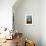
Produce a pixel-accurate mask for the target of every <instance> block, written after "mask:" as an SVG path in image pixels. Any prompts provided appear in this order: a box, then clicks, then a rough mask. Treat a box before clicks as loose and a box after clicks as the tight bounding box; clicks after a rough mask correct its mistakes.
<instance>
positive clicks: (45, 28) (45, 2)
mask: <svg viewBox="0 0 46 46" xmlns="http://www.w3.org/2000/svg"><path fill="white" fill-rule="evenodd" d="M40 23H41V38H42V39H41V40H42V46H46V0H42V1H41V22H40Z"/></svg>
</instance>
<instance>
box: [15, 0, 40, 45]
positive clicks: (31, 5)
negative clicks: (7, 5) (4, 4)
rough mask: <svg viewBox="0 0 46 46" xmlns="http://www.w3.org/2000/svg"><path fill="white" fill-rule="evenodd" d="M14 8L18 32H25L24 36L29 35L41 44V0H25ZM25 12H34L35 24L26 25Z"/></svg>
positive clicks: (37, 43)
mask: <svg viewBox="0 0 46 46" xmlns="http://www.w3.org/2000/svg"><path fill="white" fill-rule="evenodd" d="M14 6H15V5H14ZM14 10H15V11H14V16H15V28H16V29H17V30H18V32H22V33H23V34H24V38H26V37H27V38H28V39H32V40H34V41H35V44H36V46H41V28H40V15H41V1H40V0H23V2H22V3H21V4H20V5H19V6H18V7H17V8H16V9H14ZM25 14H32V16H33V25H25V16H26V15H25Z"/></svg>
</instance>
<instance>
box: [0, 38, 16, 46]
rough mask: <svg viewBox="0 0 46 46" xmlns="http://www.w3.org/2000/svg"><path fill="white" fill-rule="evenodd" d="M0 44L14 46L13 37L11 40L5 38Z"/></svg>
mask: <svg viewBox="0 0 46 46" xmlns="http://www.w3.org/2000/svg"><path fill="white" fill-rule="evenodd" d="M0 46H16V44H15V39H13V40H6V42H4V43H2V44H1V45H0Z"/></svg>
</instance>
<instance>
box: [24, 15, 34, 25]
mask: <svg viewBox="0 0 46 46" xmlns="http://www.w3.org/2000/svg"><path fill="white" fill-rule="evenodd" d="M25 24H26V25H32V24H33V18H32V15H27V16H25Z"/></svg>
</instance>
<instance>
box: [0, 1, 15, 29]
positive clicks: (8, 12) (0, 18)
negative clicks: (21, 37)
mask: <svg viewBox="0 0 46 46" xmlns="http://www.w3.org/2000/svg"><path fill="white" fill-rule="evenodd" d="M15 2H16V0H0V27H7V28H9V29H11V28H12V6H13V4H14V3H15Z"/></svg>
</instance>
